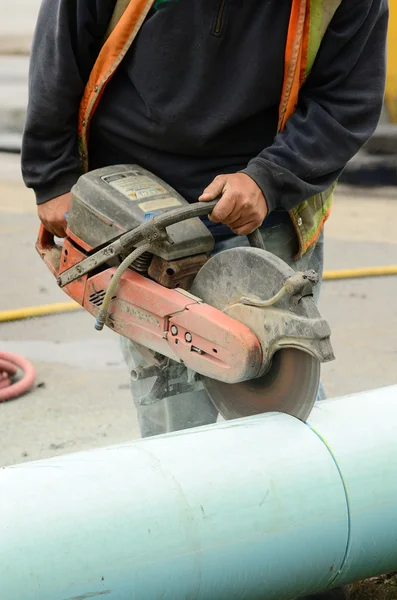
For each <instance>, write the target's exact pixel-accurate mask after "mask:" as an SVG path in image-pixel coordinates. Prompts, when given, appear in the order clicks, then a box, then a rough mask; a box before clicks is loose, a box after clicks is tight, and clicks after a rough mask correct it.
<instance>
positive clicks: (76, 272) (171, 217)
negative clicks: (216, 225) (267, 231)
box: [36, 200, 265, 287]
mask: <svg viewBox="0 0 397 600" xmlns="http://www.w3.org/2000/svg"><path fill="white" fill-rule="evenodd" d="M216 203H217V200H213V201H212V202H205V203H204V202H197V203H194V204H189V205H187V206H186V207H183V208H178V209H175V210H170V211H166V212H164V213H163V214H162V215H159V216H157V217H154V218H152V219H150V220H149V221H146V222H144V223H142V224H141V225H139V227H137V228H136V229H133V230H131V231H127V232H126V233H124V234H122V235H121V236H120V237H119V238H118V239H117V240H114V241H112V242H110V243H109V244H108V245H107V246H105V247H104V248H102V249H101V250H99V251H97V252H95V253H93V254H91V255H89V256H88V257H87V258H86V259H84V260H83V261H81V263H79V268H78V269H77V268H76V265H75V266H74V267H70V269H68V270H67V271H65V272H64V273H62V275H61V276H60V277H59V280H58V284H59V285H60V286H61V287H63V286H65V285H67V284H68V283H71V282H72V281H75V280H76V279H79V277H81V276H82V275H84V274H86V273H88V272H89V271H91V270H92V269H94V268H96V267H98V266H99V265H101V264H104V263H105V262H107V260H108V259H109V256H117V255H118V254H120V253H121V252H122V251H125V250H126V249H128V248H130V249H131V250H132V248H134V247H136V245H137V244H139V243H140V242H142V241H149V242H152V239H150V238H151V236H152V234H153V231H154V230H156V231H157V232H158V231H159V230H165V228H166V227H168V226H169V225H172V224H174V223H179V222H181V221H185V220H187V219H191V218H194V217H199V216H205V214H208V213H209V212H211V210H213V209H214V207H215V206H216ZM156 235H157V234H156ZM247 237H248V241H249V243H250V245H251V246H252V247H254V248H261V249H262V250H265V246H264V243H263V239H262V236H261V234H260V231H259V230H258V229H256V230H255V231H254V232H252V233H251V234H249V235H248V236H247ZM36 249H37V251H38V253H39V254H40V256H41V257H42V259H43V260H44V262H45V263H46V265H47V267H48V268H49V270H50V271H51V272H52V274H53V275H54V276H55V277H58V272H59V265H60V261H61V254H62V247H60V246H58V245H57V244H55V241H54V236H53V235H52V234H51V233H50V232H49V231H47V230H46V229H45V227H44V225H41V226H40V229H39V235H38V239H37V243H36Z"/></svg>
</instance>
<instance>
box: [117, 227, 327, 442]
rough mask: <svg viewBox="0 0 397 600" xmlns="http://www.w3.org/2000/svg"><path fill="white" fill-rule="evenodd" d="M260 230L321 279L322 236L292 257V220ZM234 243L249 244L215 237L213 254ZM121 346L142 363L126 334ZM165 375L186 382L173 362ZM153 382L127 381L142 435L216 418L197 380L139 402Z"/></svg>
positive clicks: (278, 250)
mask: <svg viewBox="0 0 397 600" xmlns="http://www.w3.org/2000/svg"><path fill="white" fill-rule="evenodd" d="M261 233H262V237H263V240H264V243H265V247H266V250H268V251H269V252H272V253H273V254H276V255H277V256H279V257H280V258H281V259H282V260H284V261H285V262H286V263H288V264H289V265H290V266H291V267H292V268H293V269H295V270H296V271H306V270H308V269H313V270H314V271H316V272H317V273H318V274H319V276H320V282H321V275H322V271H323V247H324V244H323V236H321V237H320V239H319V241H318V242H317V244H316V245H315V246H313V247H311V248H310V249H309V250H308V251H307V252H306V253H305V254H304V255H303V256H302V257H301V258H299V259H298V260H294V259H293V257H294V255H295V254H296V251H297V239H296V234H295V230H294V228H293V225H292V223H290V222H288V223H281V224H278V225H275V226H274V227H268V228H264V229H262V230H261ZM237 246H249V243H248V239H247V237H246V236H231V237H228V238H221V239H218V240H217V241H216V245H215V249H214V253H213V254H217V253H218V252H222V251H223V250H228V249H230V248H235V247H237ZM320 282H319V284H318V285H317V286H316V287H315V290H314V297H315V301H316V302H317V301H318V297H319V293H320ZM121 347H122V351H123V354H124V358H125V360H126V363H127V365H128V367H129V369H130V370H132V369H133V368H135V367H136V366H138V365H143V364H145V360H144V359H143V357H142V355H141V354H140V352H139V351H138V350H137V349H136V347H135V346H134V344H133V343H132V342H130V341H129V340H127V339H126V338H121ZM169 379H172V380H173V381H176V382H181V383H184V382H186V383H187V381H188V371H187V369H186V368H185V367H184V366H183V365H179V364H177V363H173V364H172V365H171V366H170V369H169ZM155 382H156V377H151V378H149V379H144V380H141V381H131V391H132V396H133V398H134V401H135V404H136V407H137V414H138V421H139V426H140V430H141V435H142V437H149V436H152V435H159V434H162V433H168V432H171V431H178V430H181V429H190V428H192V427H198V426H200V425H209V424H211V423H215V422H216V420H217V418H218V411H217V410H216V408H215V406H214V405H213V404H212V402H211V400H210V398H209V396H208V394H207V392H206V391H205V390H204V387H203V385H202V383H201V382H200V381H198V382H196V383H195V387H194V389H193V391H189V392H185V393H182V394H179V395H175V396H174V395H170V396H169V397H165V398H163V399H162V400H159V401H158V402H156V403H154V404H149V405H145V404H142V398H143V397H144V396H145V395H146V394H148V392H150V390H152V388H153V386H154V385H155ZM324 398H325V394H324V390H323V388H322V386H321V385H320V388H319V392H318V396H317V399H318V400H322V399H324Z"/></svg>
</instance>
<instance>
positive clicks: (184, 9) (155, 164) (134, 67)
mask: <svg viewBox="0 0 397 600" xmlns="http://www.w3.org/2000/svg"><path fill="white" fill-rule="evenodd" d="M291 3H292V0H157V2H156V3H155V5H154V8H153V9H152V10H151V12H150V13H149V15H148V17H147V19H146V21H145V23H144V24H143V26H142V28H141V30H140V32H139V34H138V36H137V38H136V40H135V42H134V43H133V46H132V47H131V49H130V50H129V52H128V54H127V56H126V57H125V59H124V61H123V62H122V64H121V66H120V67H119V69H118V71H117V72H116V74H115V76H114V77H113V79H112V80H111V82H110V83H109V85H108V87H107V89H106V91H105V93H104V95H103V98H102V100H101V102H100V104H99V107H98V109H97V112H96V114H95V116H94V118H93V121H92V126H91V132H90V144H89V156H90V168H95V167H99V166H105V165H110V164H118V163H138V164H140V165H142V166H143V167H145V168H147V169H149V170H151V171H153V172H154V173H156V175H158V176H159V177H162V178H163V179H165V180H166V181H167V182H168V183H169V184H170V185H172V186H173V187H175V188H176V189H177V190H178V191H179V192H180V193H181V194H182V195H183V196H184V197H185V198H186V199H187V200H189V201H191V202H194V201H197V198H198V196H199V195H200V194H201V192H202V191H203V189H204V187H206V186H207V185H208V184H209V183H210V182H211V181H212V179H213V178H214V177H215V176H216V175H218V174H220V173H234V172H237V171H243V172H245V173H246V174H247V175H249V176H250V177H251V178H252V179H254V180H255V181H256V182H257V184H258V185H259V186H260V188H261V189H262V191H263V193H264V195H265V198H266V201H267V204H268V207H269V211H270V212H272V211H273V212H274V213H275V215H276V218H277V219H280V218H283V217H282V212H281V213H280V212H279V211H280V209H281V211H286V210H289V209H291V208H293V207H295V206H297V205H298V204H299V203H301V202H302V201H303V200H305V199H307V198H308V197H309V196H312V195H313V194H315V193H318V192H320V191H323V190H324V189H326V188H327V187H328V186H330V185H331V184H332V183H333V182H334V181H335V180H336V179H337V178H338V177H339V175H340V173H341V172H342V170H343V168H344V167H345V165H346V163H347V162H348V161H349V160H350V158H352V156H353V155H354V154H356V152H357V151H358V150H359V149H360V148H361V146H362V145H363V144H364V143H365V142H366V141H367V140H368V138H369V137H370V136H371V135H372V133H373V132H374V130H375V128H376V125H377V123H378V120H379V117H380V113H381V108H382V100H383V92H384V83H385V46H386V32H387V21H388V9H387V0H342V4H341V6H340V7H339V8H338V10H337V12H336V14H335V16H334V18H333V20H332V22H331V24H330V26H329V28H328V30H327V32H326V35H325V37H324V40H323V42H322V45H321V48H320V51H319V53H318V56H317V59H316V62H315V64H314V67H313V69H312V72H311V74H310V76H309V78H308V80H307V82H306V84H305V85H304V87H303V89H302V91H301V95H300V101H299V105H298V107H297V110H296V112H295V114H294V115H293V116H292V117H291V118H290V119H289V121H288V124H287V127H286V129H285V131H284V132H282V133H281V134H279V135H276V132H277V121H278V106H279V102H280V95H281V89H282V83H283V77H284V53H285V46H286V38H287V31H288V22H289V17H290V11H291ZM114 5H115V0H44V1H43V3H42V7H41V11H40V15H39V20H38V24H37V29H36V35H35V39H34V44H33V49H32V56H31V67H30V98H29V107H28V114H27V121H26V128H25V133H24V140H23V153H22V168H23V175H24V179H25V182H26V184H27V185H28V186H29V187H32V188H33V189H34V190H35V192H36V197H37V202H38V203H42V202H46V201H48V200H50V199H51V198H53V197H55V196H58V195H60V194H63V193H65V192H67V191H69V190H70V188H71V187H72V186H73V184H74V183H75V182H76V180H77V179H78V177H79V175H80V165H79V157H78V151H77V135H76V132H77V115H78V109H79V103H80V99H81V96H82V93H83V90H84V86H85V83H86V82H87V79H88V76H89V73H90V71H91V68H92V66H93V64H94V62H95V59H96V56H97V54H98V52H99V49H100V46H101V43H102V40H103V37H104V34H105V31H106V29H107V25H108V23H109V20H110V17H111V14H112V11H113V8H114ZM284 214H285V213H284ZM280 215H281V216H280ZM274 218H275V216H274V215H273V216H272V215H271V216H270V217H269V218H268V220H267V222H268V223H271V221H272V219H273V220H274ZM265 224H266V223H265ZM222 227H223V226H220V225H218V226H217V232H218V233H220V232H222V231H223V229H222Z"/></svg>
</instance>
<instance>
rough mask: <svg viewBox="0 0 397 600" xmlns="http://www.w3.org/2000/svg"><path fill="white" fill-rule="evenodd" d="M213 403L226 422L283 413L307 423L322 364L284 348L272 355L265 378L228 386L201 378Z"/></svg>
mask: <svg viewBox="0 0 397 600" xmlns="http://www.w3.org/2000/svg"><path fill="white" fill-rule="evenodd" d="M202 380H203V384H204V387H205V389H206V390H207V393H208V394H209V396H210V398H211V400H212V402H213V403H214V405H215V406H216V408H217V409H218V410H219V412H220V414H221V415H222V417H223V418H224V419H226V420H231V419H238V418H240V417H247V416H252V415H257V414H261V413H265V412H282V413H286V414H290V415H292V416H294V417H297V418H298V419H300V420H302V421H305V420H306V419H307V418H308V416H309V415H310V413H311V410H312V408H313V405H314V403H315V400H316V396H317V391H318V386H319V383H320V363H319V361H318V360H317V359H315V358H314V357H312V356H310V354H307V353H306V352H302V351H301V350H296V349H295V348H284V349H283V350H279V351H278V352H276V354H275V355H274V356H273V360H272V364H271V366H270V368H269V370H268V371H267V373H266V374H265V375H263V376H262V377H258V379H251V380H250V381H244V382H242V383H234V384H227V383H223V382H221V381H216V380H215V379H210V378H209V377H202Z"/></svg>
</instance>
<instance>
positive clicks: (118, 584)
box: [0, 387, 397, 600]
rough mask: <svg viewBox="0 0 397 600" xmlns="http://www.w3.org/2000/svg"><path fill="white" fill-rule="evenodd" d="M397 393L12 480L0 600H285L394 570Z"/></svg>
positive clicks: (4, 519)
mask: <svg viewBox="0 0 397 600" xmlns="http://www.w3.org/2000/svg"><path fill="white" fill-rule="evenodd" d="M396 407H397V387H395V388H388V389H384V390H377V391H374V392H369V393H366V394H361V395H358V396H355V397H350V398H343V399H340V400H335V401H327V402H323V403H321V404H319V406H318V408H316V409H315V410H314V411H313V414H312V417H311V419H310V423H309V424H303V423H301V422H300V421H297V420H295V419H293V418H292V417H289V416H286V415H278V414H276V415H264V416H261V417H255V418H249V419H242V420H239V421H234V422H229V423H222V424H220V425H214V426H210V427H204V428H200V429H196V430H190V431H186V432H181V433H177V434H173V435H168V436H159V437H157V438H152V439H147V440H144V441H138V442H135V443H129V444H123V445H121V446H116V447H111V448H106V449H102V450H94V451H91V452H83V453H79V454H74V455H69V456H63V457H59V458H54V459H51V460H46V461H40V462H36V463H30V464H23V465H18V466H14V467H7V468H4V469H2V470H0V598H1V600H85V599H88V598H102V597H106V598H109V600H110V599H112V600H159V599H162V600H182V599H183V600H186V599H187V598H189V600H196V599H197V600H226V599H227V600H237V599H243V598H244V600H254V599H255V600H259V599H266V600H268V599H271V598H275V599H280V600H282V599H289V598H297V597H299V596H302V595H304V594H309V593H313V592H315V591H319V590H322V589H324V588H326V587H327V586H333V585H337V584H339V583H340V582H351V581H353V580H355V579H358V578H362V577H367V576H372V575H377V574H380V573H384V572H387V571H390V570H393V569H395V568H397V541H396V540H397V476H396V460H397V459H396V457H397V435H396V433H395V423H396V413H397V408H396Z"/></svg>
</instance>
